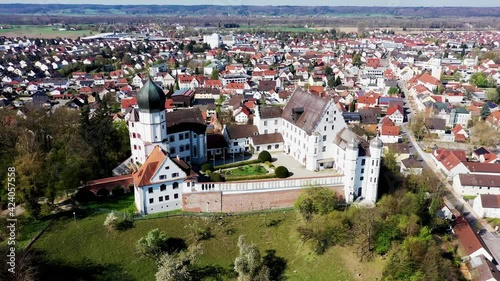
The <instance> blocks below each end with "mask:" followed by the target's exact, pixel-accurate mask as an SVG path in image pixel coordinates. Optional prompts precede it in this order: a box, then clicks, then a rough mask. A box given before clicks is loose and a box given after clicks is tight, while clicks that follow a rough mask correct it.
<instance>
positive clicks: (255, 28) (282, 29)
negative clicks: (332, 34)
mask: <svg viewBox="0 0 500 281" xmlns="http://www.w3.org/2000/svg"><path fill="white" fill-rule="evenodd" d="M234 29H235V30H242V31H258V30H269V31H274V32H297V33H304V32H308V33H311V32H312V33H315V32H320V31H319V30H316V29H312V28H306V27H289V26H279V25H276V26H274V25H269V26H240V27H239V28H234Z"/></svg>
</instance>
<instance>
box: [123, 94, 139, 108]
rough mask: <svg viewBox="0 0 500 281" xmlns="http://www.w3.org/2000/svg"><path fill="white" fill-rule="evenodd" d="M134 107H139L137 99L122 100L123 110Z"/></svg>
mask: <svg viewBox="0 0 500 281" xmlns="http://www.w3.org/2000/svg"><path fill="white" fill-rule="evenodd" d="M133 105H137V99H136V98H135V97H132V98H130V99H122V108H128V107H131V106H133Z"/></svg>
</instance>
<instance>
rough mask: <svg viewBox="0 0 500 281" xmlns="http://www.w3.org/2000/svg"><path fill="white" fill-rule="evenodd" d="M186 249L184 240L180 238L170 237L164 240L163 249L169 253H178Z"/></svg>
mask: <svg viewBox="0 0 500 281" xmlns="http://www.w3.org/2000/svg"><path fill="white" fill-rule="evenodd" d="M186 249H187V244H186V241H184V239H182V238H176V237H170V238H168V239H167V241H166V242H165V247H164V250H165V252H167V253H169V254H173V253H178V252H180V251H184V250H186Z"/></svg>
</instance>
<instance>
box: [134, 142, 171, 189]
mask: <svg viewBox="0 0 500 281" xmlns="http://www.w3.org/2000/svg"><path fill="white" fill-rule="evenodd" d="M166 157H167V154H166V153H165V152H164V151H163V150H162V149H161V148H160V147H159V146H156V147H155V148H154V149H153V151H152V152H151V154H150V155H149V156H148V158H147V159H146V161H145V162H144V164H142V166H141V168H140V169H139V170H138V171H137V172H135V173H134V174H133V175H132V176H133V178H134V183H135V185H136V186H139V187H140V186H145V185H149V184H151V178H152V177H153V175H154V174H155V172H156V170H157V168H158V167H159V166H160V165H161V163H163V161H165V158H166Z"/></svg>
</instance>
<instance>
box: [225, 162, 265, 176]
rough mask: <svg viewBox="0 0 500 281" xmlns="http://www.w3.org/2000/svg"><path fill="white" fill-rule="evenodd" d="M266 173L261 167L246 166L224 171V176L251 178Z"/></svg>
mask: <svg viewBox="0 0 500 281" xmlns="http://www.w3.org/2000/svg"><path fill="white" fill-rule="evenodd" d="M267 173H268V171H267V170H266V168H264V167H263V166H262V165H247V166H241V167H238V168H234V169H230V170H224V175H226V176H233V177H239V176H252V175H265V174H267Z"/></svg>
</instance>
